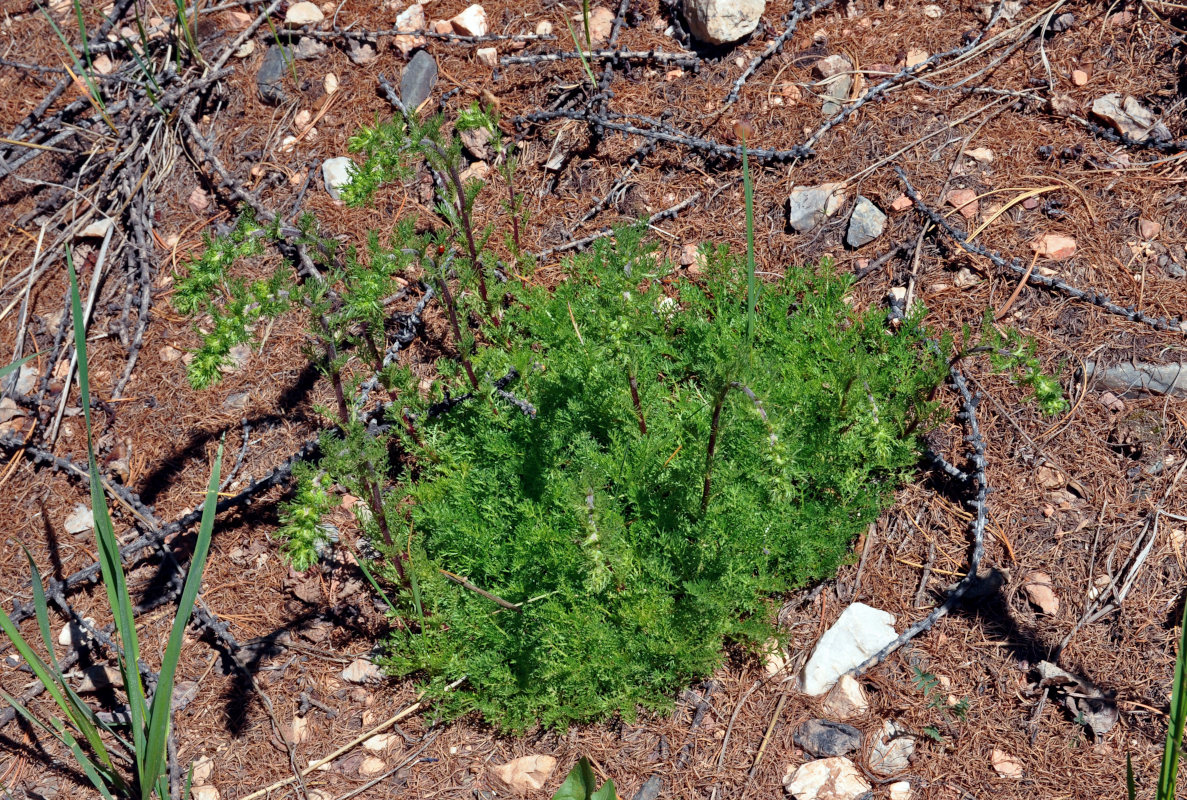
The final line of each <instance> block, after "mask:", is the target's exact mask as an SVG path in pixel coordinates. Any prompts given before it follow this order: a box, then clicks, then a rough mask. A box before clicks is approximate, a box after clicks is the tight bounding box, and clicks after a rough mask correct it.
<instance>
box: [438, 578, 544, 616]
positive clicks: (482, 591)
mask: <svg viewBox="0 0 1187 800" xmlns="http://www.w3.org/2000/svg"><path fill="white" fill-rule="evenodd" d="M437 571H438V572H440V573H441V574H442V575H444V576H445V577H446V578H449V579H450V580H451V581H453V582H454V583H456V584H457V585H458V586H461V587H463V588H465V589H469V590H470V591H471V592H474V593H476V594H480V595H482V596H483V597H485V598H486V599H487V600H491V601H493V602H495V603H498V604H499V605H500V606H502V607H503V608H506V609H508V610H509V611H517V612H519V613H520V614H522V613H523V606H517V605H516V604H515V603H509V602H507V601H506V600H504V599H503V598H501V597H499V596H498V595H497V594H491V593H490V592H488V591H486V589H480V588H478V587H477V586H475V585H474V584H472V583H470V582H469V581H468V580H466V579H465V578H463V577H462V576H461V575H455V574H453V573H452V572H450V571H449V570H447V569H439V570H437Z"/></svg>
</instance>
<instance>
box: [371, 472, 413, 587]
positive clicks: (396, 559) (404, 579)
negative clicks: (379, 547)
mask: <svg viewBox="0 0 1187 800" xmlns="http://www.w3.org/2000/svg"><path fill="white" fill-rule="evenodd" d="M367 467H368V468H369V469H370V470H371V474H372V475H373V474H375V466H374V465H373V464H367ZM362 479H363V488H365V489H366V490H367V494H368V495H370V499H371V515H372V516H373V517H375V522H376V523H378V524H379V532H380V533H381V534H383V542H384V544H386V545H387V546H388V549H390V550H392V551H393V553H392V563H394V564H395V565H396V573H397V574H398V575H399V576H400V582H401V583H403V584H404V585H405V586H407V585H408V576H407V575H406V574H405V573H404V563H403V561H402V560H401V557H400V555H401V554H400V553H396V552H394V551H395V549H396V542H395V539H393V538H392V532H391V529H390V528H388V526H387V517H386V516H385V515H384V513H383V497H382V496H381V495H380V493H379V483H378V482H377V481H374V480H372V479H371V477H370V475H363V476H362Z"/></svg>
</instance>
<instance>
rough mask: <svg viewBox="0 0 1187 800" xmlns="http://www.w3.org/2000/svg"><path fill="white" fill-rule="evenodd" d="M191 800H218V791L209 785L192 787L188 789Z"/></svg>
mask: <svg viewBox="0 0 1187 800" xmlns="http://www.w3.org/2000/svg"><path fill="white" fill-rule="evenodd" d="M190 798H191V800H219V793H218V789H216V788H214V787H213V786H211V785H210V784H205V785H203V786H194V787H192V788H191V789H190Z"/></svg>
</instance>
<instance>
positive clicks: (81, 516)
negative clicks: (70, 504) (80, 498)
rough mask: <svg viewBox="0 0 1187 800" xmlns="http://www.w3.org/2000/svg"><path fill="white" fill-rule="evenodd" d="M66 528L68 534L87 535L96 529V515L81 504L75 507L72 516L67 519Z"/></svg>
mask: <svg viewBox="0 0 1187 800" xmlns="http://www.w3.org/2000/svg"><path fill="white" fill-rule="evenodd" d="M64 526H65V528H66V533H70V534H78V533H86V532H87V531H89V530H91V529H92V528H93V527H95V515H94V514H92V513H91V510H90V509H89V508H87V507H86V506H84V505H83V504H82V503H79V504H77V505H76V506H74V510H73V511H71V512H70V516H68V517H66V522H65V523H64Z"/></svg>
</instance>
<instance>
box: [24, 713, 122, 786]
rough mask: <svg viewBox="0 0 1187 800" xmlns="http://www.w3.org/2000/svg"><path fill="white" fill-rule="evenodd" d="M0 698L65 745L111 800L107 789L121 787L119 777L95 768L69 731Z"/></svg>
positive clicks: (58, 721) (89, 777)
mask: <svg viewBox="0 0 1187 800" xmlns="http://www.w3.org/2000/svg"><path fill="white" fill-rule="evenodd" d="M0 697H2V698H4V700H5V702H7V703H8V704H9V705H11V706H12V707H13V709H15V710H16V712H17V713H18V714H20V715H21V716H22V717H24V718H25V719H26V720H28V721H29V722H30V723H32V724H33V725H34V726H35V727H38V728H41V729H42V730H43V731H45V732H46V733H48V734H49V735H50V736H53V737H54V738H55V739H57V740H58V741H59V742H61V743H62V744H63V745H65V746H66V747H67V748H68V749H69V750H70V753H71V754H72V755H73V756H74V760H75V761H76V762H78V765H79V767H81V768H82V771H83V772H84V773H86V776H87V778H88V779H90V781H91V783H93V784H94V785H95V788H96V789H98V790H99V793H100V794H101V795H103V798H104V800H113V798H112V796H111V791H110V790H109V789H108V787H109V786H123V782H122V781H121V780H120V777H119V776H118V775H117V774H116V773H115V772H114V771H110V770H104V769H101V768H99V767H98V766H96V764H95V762H94V761H92V760H91V759H90V758H89V757H88V756H87V754H86V753H84V752H83V751H82V748H81V747H79V745H78V740H77V739H75V738H74V736H73V735H72V734H71V733H70V731H68V730H66V728H65V726H64V725H63V724H62V723H61V721H60V720H56V719H55V720H54V721H53V722H54V725H53V727H50V726H49V725H46V724H45V723H44V722H42V721H41V720H39V719H38V718H37V717H35V716H33V714H32V712H30V711H29V709H27V708H25V706H23V705H22V704H21V702H20V701H19V700H17V699H16V698H15V697H13V696H11V695H10V694H8V693H7V692H5V691H3V690H0Z"/></svg>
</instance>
